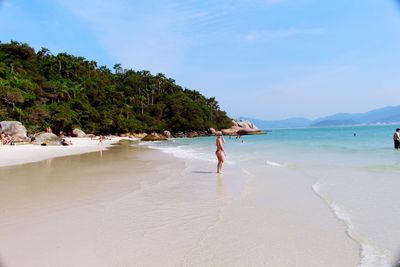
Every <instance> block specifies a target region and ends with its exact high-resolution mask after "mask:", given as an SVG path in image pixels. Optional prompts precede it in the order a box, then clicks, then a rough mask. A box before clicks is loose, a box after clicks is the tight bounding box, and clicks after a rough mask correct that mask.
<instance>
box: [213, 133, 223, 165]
mask: <svg viewBox="0 0 400 267" xmlns="http://www.w3.org/2000/svg"><path fill="white" fill-rule="evenodd" d="M224 143H225V140H224V137H223V136H222V133H221V132H217V140H216V145H217V151H216V152H215V154H216V155H217V159H218V164H217V173H222V164H224V159H225V151H224V148H223V146H222V145H223V144H224Z"/></svg>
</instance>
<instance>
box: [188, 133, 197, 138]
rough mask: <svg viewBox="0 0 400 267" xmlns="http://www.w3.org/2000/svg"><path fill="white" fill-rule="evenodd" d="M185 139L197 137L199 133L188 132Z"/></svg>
mask: <svg viewBox="0 0 400 267" xmlns="http://www.w3.org/2000/svg"><path fill="white" fill-rule="evenodd" d="M187 137H190V138H192V137H199V133H198V132H196V131H191V132H188V133H187Z"/></svg>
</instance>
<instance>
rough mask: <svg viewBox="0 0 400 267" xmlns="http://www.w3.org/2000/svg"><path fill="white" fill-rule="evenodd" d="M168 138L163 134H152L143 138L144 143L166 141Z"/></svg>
mask: <svg viewBox="0 0 400 267" xmlns="http://www.w3.org/2000/svg"><path fill="white" fill-rule="evenodd" d="M166 140H168V138H167V137H166V136H164V135H162V134H158V133H151V134H148V135H146V136H145V137H143V138H142V141H166Z"/></svg>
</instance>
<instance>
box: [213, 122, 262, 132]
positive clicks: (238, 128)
mask: <svg viewBox="0 0 400 267" xmlns="http://www.w3.org/2000/svg"><path fill="white" fill-rule="evenodd" d="M221 131H222V134H223V135H248V134H264V133H265V132H263V131H261V130H259V129H258V128H257V126H255V125H254V124H253V123H252V122H250V121H244V120H232V127H231V128H229V129H222V130H221Z"/></svg>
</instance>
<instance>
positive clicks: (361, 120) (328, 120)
mask: <svg viewBox="0 0 400 267" xmlns="http://www.w3.org/2000/svg"><path fill="white" fill-rule="evenodd" d="M240 119H245V120H249V121H251V122H253V123H254V124H255V125H256V126H257V127H258V128H259V129H262V130H269V129H284V128H304V127H333V126H349V125H359V124H372V125H373V124H389V123H399V124H400V106H388V107H384V108H379V109H374V110H371V111H368V112H366V113H337V114H334V115H330V116H326V117H321V118H318V119H316V120H314V121H313V120H309V119H306V118H289V119H286V120H268V121H267V120H260V119H252V118H244V117H243V118H240Z"/></svg>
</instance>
